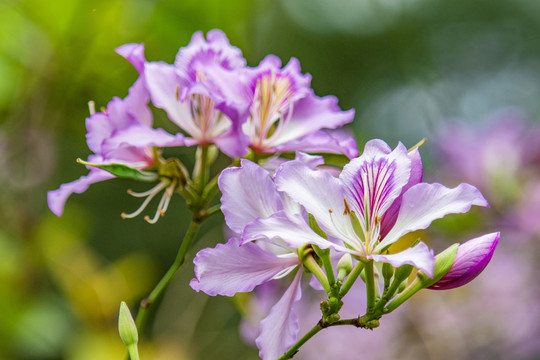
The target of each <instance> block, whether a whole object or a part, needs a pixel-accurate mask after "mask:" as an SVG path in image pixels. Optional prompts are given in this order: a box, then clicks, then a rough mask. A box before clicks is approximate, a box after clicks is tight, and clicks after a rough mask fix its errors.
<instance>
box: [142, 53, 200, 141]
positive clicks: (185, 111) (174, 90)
mask: <svg viewBox="0 0 540 360" xmlns="http://www.w3.org/2000/svg"><path fill="white" fill-rule="evenodd" d="M144 76H145V79H146V85H147V87H148V91H149V92H150V97H151V98H152V103H153V104H154V105H155V106H156V107H158V108H160V109H163V110H165V111H166V112H167V115H168V116H169V119H171V121H172V122H174V123H175V124H176V125H178V126H179V127H180V128H182V129H183V130H185V131H186V132H187V133H188V134H190V135H191V136H195V135H198V134H200V129H198V128H196V127H195V125H194V124H193V121H192V116H191V112H190V111H191V110H190V108H189V105H188V104H187V102H186V101H180V100H183V98H185V96H184V95H185V94H182V91H185V84H183V83H182V81H181V80H180V79H179V78H178V76H177V74H176V70H175V68H174V66H172V65H169V64H167V63H164V62H151V63H146V64H145V66H144Z"/></svg>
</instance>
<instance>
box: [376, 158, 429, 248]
mask: <svg viewBox="0 0 540 360" xmlns="http://www.w3.org/2000/svg"><path fill="white" fill-rule="evenodd" d="M408 156H409V159H410V160H411V176H410V177H409V182H408V183H407V184H406V185H405V186H404V187H403V189H402V190H401V195H400V196H398V198H397V199H396V200H395V201H394V202H393V203H392V205H390V207H389V208H388V210H386V212H385V213H384V215H383V217H382V219H381V234H380V235H381V238H384V237H385V236H386V234H388V232H389V231H390V229H392V227H393V226H394V224H395V223H396V219H397V216H398V213H399V208H400V207H401V199H402V197H403V194H404V193H405V191H407V190H409V189H410V188H411V187H412V186H414V185H416V184H419V183H421V182H422V176H423V172H424V167H423V165H422V158H421V157H420V152H419V151H418V149H414V150H413V151H411V152H409V153H408Z"/></svg>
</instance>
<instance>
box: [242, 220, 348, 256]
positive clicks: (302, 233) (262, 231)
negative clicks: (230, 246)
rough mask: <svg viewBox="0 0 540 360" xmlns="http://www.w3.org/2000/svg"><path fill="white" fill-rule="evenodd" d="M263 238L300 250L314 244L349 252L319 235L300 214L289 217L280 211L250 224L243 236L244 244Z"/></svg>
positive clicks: (323, 247) (322, 247)
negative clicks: (279, 241) (281, 241)
mask: <svg viewBox="0 0 540 360" xmlns="http://www.w3.org/2000/svg"><path fill="white" fill-rule="evenodd" d="M261 237H264V238H267V239H269V240H272V239H281V240H283V241H284V242H285V243H286V244H287V245H288V246H290V247H293V248H298V247H300V246H302V245H305V244H314V245H317V246H319V247H320V248H321V249H328V248H329V247H333V248H335V249H336V250H339V251H346V252H347V251H349V250H348V249H347V248H346V247H344V246H342V245H341V244H335V243H332V242H330V241H328V240H326V239H325V238H322V237H320V236H319V235H317V234H316V233H315V232H314V231H313V230H312V229H311V228H310V227H309V225H308V224H307V223H306V222H305V220H304V219H303V218H302V216H301V215H300V214H295V215H287V214H286V213H285V211H280V212H277V213H275V214H273V215H272V216H270V217H268V218H266V219H261V218H258V219H255V220H253V221H252V222H251V223H249V224H248V225H247V226H246V227H245V229H244V232H243V234H242V242H243V243H246V242H249V241H254V240H260V239H261Z"/></svg>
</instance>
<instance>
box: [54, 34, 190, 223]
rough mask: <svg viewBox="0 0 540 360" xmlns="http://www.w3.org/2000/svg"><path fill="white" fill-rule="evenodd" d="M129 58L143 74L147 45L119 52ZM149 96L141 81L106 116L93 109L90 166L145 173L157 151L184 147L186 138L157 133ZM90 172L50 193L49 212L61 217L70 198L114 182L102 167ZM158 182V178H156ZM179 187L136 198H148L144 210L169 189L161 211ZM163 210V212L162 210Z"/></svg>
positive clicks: (164, 185)
mask: <svg viewBox="0 0 540 360" xmlns="http://www.w3.org/2000/svg"><path fill="white" fill-rule="evenodd" d="M116 51H117V52H118V53H119V54H121V55H123V56H124V57H126V58H127V59H128V60H129V61H130V62H131V63H132V64H133V65H134V66H135V68H137V69H138V70H139V71H141V70H142V64H143V63H144V61H145V60H144V55H143V51H144V48H143V45H138V44H128V45H124V46H122V47H120V48H118V49H117V50H116ZM148 101H149V95H148V92H147V91H146V88H145V86H144V81H143V78H142V75H141V77H139V79H138V80H137V81H136V82H135V84H134V85H133V86H132V87H131V88H130V89H129V94H128V96H127V97H126V98H124V99H120V98H117V97H115V98H113V100H111V101H110V102H109V103H108V105H107V109H106V110H105V111H103V112H95V111H94V110H93V109H92V106H91V110H90V112H91V115H90V117H88V118H87V119H86V129H87V131H88V132H87V134H86V140H87V143H88V147H89V148H90V150H92V151H93V153H94V154H93V155H90V156H89V157H88V163H92V164H98V165H106V164H122V165H127V166H129V167H131V168H134V169H137V170H145V169H148V168H150V167H152V166H154V165H155V160H156V159H155V156H154V151H153V147H162V146H179V145H183V144H184V138H183V136H182V135H176V136H173V135H171V134H169V133H167V132H166V131H164V130H163V129H153V128H152V127H151V126H152V113H151V112H150V109H149V108H148ZM88 168H89V170H90V172H89V174H88V175H86V176H82V177H81V178H79V179H78V180H75V181H73V182H70V183H66V184H63V185H61V186H60V188H59V189H57V190H54V191H49V192H48V194H47V200H48V204H49V208H50V209H51V210H52V211H53V212H54V213H55V214H56V215H58V216H60V215H62V213H63V210H64V205H65V202H66V200H67V198H68V197H69V196H70V195H71V194H73V193H82V192H84V191H86V189H87V188H88V187H89V186H90V185H91V184H93V183H96V182H99V181H103V180H107V179H112V178H114V177H115V176H114V175H112V174H111V173H110V172H108V171H105V170H102V169H100V168H98V167H94V166H88ZM156 179H157V176H156ZM174 187H175V184H169V183H167V182H163V181H162V182H160V183H159V184H158V185H157V186H156V187H155V188H154V189H152V190H150V191H149V192H147V193H143V194H136V193H132V194H133V195H134V196H139V195H140V196H148V198H147V201H145V202H144V203H143V205H144V206H146V204H148V202H149V201H150V199H151V198H152V197H153V196H155V195H156V194H157V193H159V192H160V191H161V190H164V189H166V192H165V195H164V197H163V198H162V202H161V207H162V209H161V210H162V211H164V210H163V207H166V204H167V203H168V199H169V198H170V194H171V191H172V190H174ZM144 206H142V207H141V208H140V209H139V210H138V211H137V212H135V213H133V214H129V215H125V214H124V217H132V216H135V215H137V214H138V213H140V211H142V209H143V208H144ZM158 210H159V209H158Z"/></svg>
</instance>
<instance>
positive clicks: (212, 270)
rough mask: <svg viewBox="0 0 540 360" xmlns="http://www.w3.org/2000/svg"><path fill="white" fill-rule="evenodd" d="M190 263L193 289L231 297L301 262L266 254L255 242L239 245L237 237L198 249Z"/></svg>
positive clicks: (296, 259) (251, 288)
mask: <svg viewBox="0 0 540 360" xmlns="http://www.w3.org/2000/svg"><path fill="white" fill-rule="evenodd" d="M193 263H194V264H195V278H194V279H192V280H191V282H190V283H189V285H190V286H191V287H192V288H193V289H194V290H196V291H204V292H205V293H207V294H208V295H211V296H215V295H225V296H233V295H234V294H236V293H237V292H248V291H251V290H253V289H254V288H255V287H256V286H257V285H260V284H262V283H264V282H266V281H269V280H271V279H272V278H273V277H274V276H276V275H277V274H279V273H280V272H282V271H284V270H286V269H288V268H291V267H293V266H297V265H298V264H299V263H300V262H299V260H298V258H297V257H278V256H276V255H274V254H271V253H268V252H266V251H264V250H262V249H261V248H260V247H259V246H258V245H257V244H255V243H247V244H244V245H240V239H237V238H232V239H230V240H229V241H228V242H227V243H226V244H218V245H217V246H216V247H215V248H208V249H203V250H201V251H199V252H198V253H197V256H196V257H195V259H194V260H193Z"/></svg>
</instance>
